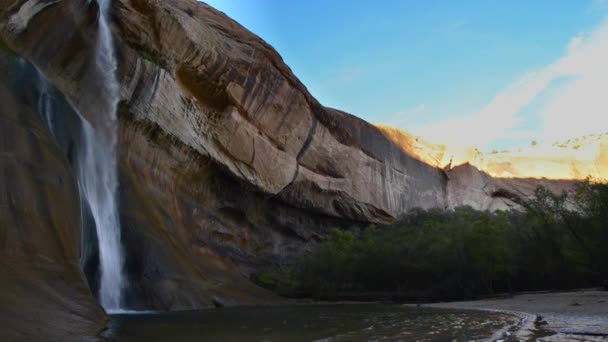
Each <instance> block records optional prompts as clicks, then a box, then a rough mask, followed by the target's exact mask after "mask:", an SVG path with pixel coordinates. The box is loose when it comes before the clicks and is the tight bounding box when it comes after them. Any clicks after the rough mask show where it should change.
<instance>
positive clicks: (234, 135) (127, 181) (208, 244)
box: [0, 0, 534, 310]
mask: <svg viewBox="0 0 608 342" xmlns="http://www.w3.org/2000/svg"><path fill="white" fill-rule="evenodd" d="M98 14H99V13H98V7H97V5H96V3H95V2H89V1H85V0H73V1H72V0H70V1H67V0H64V1H49V0H27V1H25V0H0V38H1V39H2V40H3V41H4V42H5V44H6V45H7V46H6V47H4V48H3V49H4V50H7V49H9V47H10V49H12V50H14V51H16V53H18V54H19V55H20V56H23V57H24V58H26V59H27V60H28V61H30V62H32V63H33V64H34V65H35V66H36V67H37V68H38V69H39V70H40V71H41V72H42V73H43V74H44V75H45V76H46V77H47V78H48V79H49V80H50V82H51V83H52V84H53V86H54V87H56V88H57V91H58V92H60V93H61V95H62V96H65V97H66V98H67V99H68V101H67V102H69V103H70V105H71V106H73V108H72V109H70V110H72V111H73V110H77V111H78V112H79V113H80V114H81V115H83V116H84V117H85V118H87V120H90V121H94V120H95V115H98V114H96V110H95V108H96V106H97V105H98V99H99V98H103V96H105V94H103V90H99V89H98V88H97V86H96V80H95V79H94V78H91V77H90V73H87V70H89V69H90V68H91V63H94V53H95V48H96V37H97V34H96V31H97V28H98V26H97V18H98ZM110 17H111V21H112V22H111V26H112V27H111V28H112V31H113V34H114V36H115V43H116V57H117V59H118V68H119V70H118V75H117V77H118V79H119V81H120V86H121V102H120V105H119V113H118V114H119V118H120V128H119V148H118V149H119V173H120V184H121V185H120V206H121V208H120V212H121V224H122V229H123V243H124V245H125V250H126V253H127V263H126V269H127V271H128V277H129V284H130V286H129V289H128V290H127V291H128V293H127V300H128V304H129V306H130V307H132V308H147V309H160V310H179V309H195V308H202V307H211V306H213V305H214V303H223V304H263V303H275V302H277V301H280V299H278V298H277V297H275V296H274V295H272V294H269V293H268V292H266V291H264V290H262V289H260V288H258V287H256V286H254V285H252V284H251V283H250V282H249V281H248V279H247V278H248V276H249V274H250V273H251V272H252V271H254V270H256V269H259V268H260V267H263V266H267V265H269V264H271V263H280V262H282V261H284V260H287V259H289V258H290V257H292V256H293V255H296V254H299V253H302V252H303V251H305V250H306V249H308V248H309V247H311V246H313V245H314V244H315V243H316V242H317V241H319V240H320V239H322V238H323V237H324V236H325V235H326V234H327V233H328V232H329V229H330V228H331V227H339V228H345V229H346V228H350V227H358V226H363V225H367V224H369V223H382V222H390V221H391V220H394V219H395V218H397V217H398V216H399V215H402V214H404V213H406V212H407V211H408V210H410V209H412V208H415V207H421V208H431V207H440V208H448V207H454V206H457V205H461V204H469V205H472V206H474V207H477V208H482V209H494V208H503V207H508V206H510V205H511V204H510V203H511V202H509V203H507V201H506V200H502V199H501V200H498V201H497V202H496V201H494V200H488V196H489V197H490V198H495V197H501V198H507V197H508V196H506V195H505V196H502V195H501V192H500V189H503V188H505V187H506V188H508V187H511V188H514V189H519V188H520V186H521V184H519V183H517V182H509V181H506V180H505V181H500V180H496V181H494V180H491V179H490V178H489V177H488V176H487V175H484V174H482V173H479V172H478V171H476V170H474V169H471V170H468V171H467V170H464V169H462V170H463V171H462V172H461V170H460V169H455V170H452V171H451V172H448V173H447V174H446V172H445V171H444V170H442V169H440V168H436V167H433V166H430V165H428V164H426V163H425V162H423V161H420V160H418V159H417V158H414V157H412V156H411V155H410V154H408V153H407V152H406V151H404V150H403V149H401V148H400V147H399V146H397V145H396V144H395V143H393V142H392V141H391V140H390V139H388V138H387V137H386V136H385V135H384V134H383V133H382V131H380V130H379V129H378V128H376V127H374V126H372V125H370V124H368V123H367V122H365V121H363V120H361V119H358V118H356V117H354V116H352V115H349V114H347V113H343V112H341V111H338V110H334V109H330V108H325V107H323V106H322V105H320V104H319V103H318V102H317V101H316V100H315V99H314V98H313V97H312V96H311V95H310V94H309V93H308V91H307V90H306V88H305V87H304V85H302V84H301V83H300V81H299V80H298V79H297V78H296V77H295V76H294V75H293V73H292V72H291V70H290V69H289V68H288V67H287V66H286V65H285V64H284V63H283V61H282V59H281V57H280V56H279V55H278V54H277V52H276V51H275V50H274V49H272V47H270V46H269V45H268V44H266V43H265V42H264V41H263V40H261V39H260V38H258V37H256V36H255V35H253V34H252V33H250V32H249V31H247V30H246V29H244V28H243V27H241V26H240V25H239V24H237V23H236V22H234V21H232V20H231V19H229V18H228V17H226V16H225V15H224V14H223V13H220V12H218V11H216V10H214V9H213V8H211V7H209V6H207V5H205V4H202V3H199V2H195V1H191V0H190V1H186V0H171V1H154V0H114V1H113V2H112V8H111V16H110ZM62 113H63V114H62ZM65 113H67V111H64V112H59V113H58V115H64V114H65ZM65 115H67V114H65ZM32 125H33V124H32ZM26 126H27V125H26ZM38 126H40V125H39V123H38ZM68 126H69V125H68ZM31 127H34V126H31ZM31 127H30V126H27V127H26V128H28V129H31ZM68 128H69V127H68ZM68 128H64V129H65V130H66V131H70V129H68ZM45 134H46V136H47V138H49V139H50V137H49V136H48V133H45ZM56 139H57V137H56ZM34 143H39V142H38V141H37V140H36V139H34V137H32V136H27V139H25V138H24V144H34ZM63 155H64V158H65V156H67V157H68V159H69V155H70V149H69V148H65V149H64V151H63ZM58 167H59V166H53V165H50V166H48V168H51V169H53V170H51V171H53V172H54V171H56V170H55V169H56V168H58ZM61 167H63V169H61V170H64V171H65V167H64V166H61ZM476 172H477V173H476ZM5 179H6V177H5V178H2V179H0V182H4V180H5ZM66 182H67V180H66ZM70 182H73V179H71V180H70ZM487 182H493V188H492V190H488V188H487V187H486V186H485V184H486V183H487ZM533 183H534V181H530V182H529V184H533ZM526 184H528V183H526ZM0 185H4V184H0ZM469 185H473V187H470V186H469ZM64 186H65V185H64ZM526 186H527V185H526ZM511 188H509V189H511ZM478 191H483V192H484V195H483V196H477V195H474V194H473V195H471V194H469V193H471V192H472V193H476V192H478ZM511 192H512V193H516V190H513V191H511ZM65 194H70V192H65V193H64V194H63V195H65ZM71 194H72V195H74V194H73V192H72V193H71ZM75 196H77V195H75ZM510 200H511V201H512V198H511V199H510ZM72 201H73V198H72ZM11 224H12V225H14V224H13V223H11ZM77 225H78V222H77V220H75V221H74V222H73V225H72V226H70V227H71V229H75V226H77ZM7 227H8V226H7ZM85 232H86V230H85ZM77 234H78V232H77V231H74V232H72V234H71V235H70V236H71V238H72V239H74V237H75V236H78V235H77ZM85 240H87V239H85ZM70 246H71V248H77V247H78V240H77V239H76V240H74V241H71V242H70ZM30 247H31V248H32V249H33V250H35V248H34V245H31V246H30ZM86 247H87V246H80V248H83V249H86ZM93 249H94V248H93ZM83 255H84V258H85V259H86V260H85V261H84V262H83V264H84V265H85V266H84V269H85V273H86V274H87V276H88V277H87V278H88V281H89V285H90V287H91V288H93V289H95V274H96V266H95V265H96V261H95V257H94V255H95V251H94V250H93V251H91V252H90V253H83ZM81 285H82V284H81ZM89 300H90V298H89Z"/></svg>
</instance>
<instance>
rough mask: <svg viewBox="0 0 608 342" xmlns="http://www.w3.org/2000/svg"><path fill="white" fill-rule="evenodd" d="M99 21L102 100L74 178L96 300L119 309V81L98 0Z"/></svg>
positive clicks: (103, 2) (86, 130)
mask: <svg viewBox="0 0 608 342" xmlns="http://www.w3.org/2000/svg"><path fill="white" fill-rule="evenodd" d="M98 4H99V10H100V13H99V25H98V32H99V34H98V37H97V47H96V48H97V49H96V59H95V64H96V74H95V77H96V78H97V80H98V82H99V83H98V87H99V88H100V89H99V94H103V99H102V100H101V101H100V102H99V103H98V104H97V105H98V106H97V107H98V108H95V112H96V113H95V122H93V123H91V122H88V121H87V120H86V119H84V117H82V116H81V118H82V145H83V146H81V148H80V151H79V155H78V158H77V159H78V161H77V164H78V181H79V186H80V190H81V193H82V195H83V197H84V198H85V200H86V201H87V203H88V205H89V208H90V210H91V214H92V216H93V219H94V221H95V227H96V231H97V239H98V241H99V262H100V271H101V279H100V280H101V281H100V289H99V299H100V302H101V305H102V306H103V307H104V309H106V311H108V312H119V311H121V309H122V291H123V288H124V287H125V279H124V275H123V266H124V265H123V264H124V256H123V251H122V246H121V243H120V220H119V215H118V202H117V196H116V193H117V191H118V171H117V155H116V144H117V140H118V138H117V134H118V123H117V118H116V110H117V105H118V99H119V90H120V89H119V84H118V81H117V79H116V70H117V63H116V58H115V55H114V48H113V41H112V33H111V32H110V28H109V24H108V20H107V13H108V9H109V5H110V3H109V0H98Z"/></svg>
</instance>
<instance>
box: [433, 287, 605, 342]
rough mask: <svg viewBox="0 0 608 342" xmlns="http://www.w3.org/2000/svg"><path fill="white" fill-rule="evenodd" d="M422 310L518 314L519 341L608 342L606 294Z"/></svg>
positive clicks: (570, 294) (534, 296)
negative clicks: (467, 310) (446, 309)
mask: <svg viewBox="0 0 608 342" xmlns="http://www.w3.org/2000/svg"><path fill="white" fill-rule="evenodd" d="M423 307H433V308H449V309H476V310H489V311H508V312H514V313H518V314H520V316H521V317H522V318H523V320H522V324H521V326H520V327H518V331H517V336H518V337H520V338H522V339H532V340H534V339H537V338H538V340H539V341H608V291H589V290H585V291H576V292H558V293H539V294H521V295H515V296H513V297H511V298H504V299H503V298H498V299H484V300H476V301H465V302H449V303H433V304H424V305H423ZM544 322H546V324H545V323H544Z"/></svg>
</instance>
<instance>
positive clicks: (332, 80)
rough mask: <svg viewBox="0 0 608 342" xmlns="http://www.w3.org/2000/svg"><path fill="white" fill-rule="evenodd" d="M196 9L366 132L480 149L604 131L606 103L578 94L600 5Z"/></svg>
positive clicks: (240, 2) (520, 2) (602, 10)
mask: <svg viewBox="0 0 608 342" xmlns="http://www.w3.org/2000/svg"><path fill="white" fill-rule="evenodd" d="M206 2H207V3H209V4H210V5H212V6H214V7H215V8H217V9H219V10H221V11H223V12H225V13H226V14H228V15H229V16H230V17H232V18H234V19H235V20H237V21H238V22H240V23H241V24H242V25H244V26H245V27H247V28H248V29H249V30H251V31H252V32H254V33H256V34H257V35H259V36H260V37H262V38H263V39H264V40H266V41H267V42H269V43H270V44H271V45H272V46H274V47H275V48H276V49H277V50H278V51H279V53H280V54H281V55H282V57H283V58H284V60H285V62H286V63H287V64H288V65H289V66H290V67H291V68H292V70H293V71H294V73H295V74H296V75H297V76H298V77H299V78H300V79H301V80H302V81H303V82H304V84H305V85H306V86H307V87H308V89H309V90H310V92H311V93H312V94H313V95H314V96H315V97H316V98H317V99H319V100H320V101H321V102H322V103H323V104H324V105H326V106H330V107H335V108H339V109H342V110H345V111H348V112H350V113H353V114H355V115H357V116H360V117H362V118H364V119H366V120H368V121H370V122H373V123H383V124H388V125H392V126H396V127H398V128H401V129H404V130H406V131H410V132H413V133H414V134H418V135H421V136H422V137H424V138H427V139H430V140H433V141H438V142H446V143H452V144H454V143H461V144H462V145H475V146H477V147H480V148H482V149H494V148H509V147H514V146H519V145H522V144H527V143H529V142H530V140H552V139H553V140H555V139H562V138H570V137H571V136H572V137H574V136H578V135H582V134H588V133H599V131H608V119H602V118H601V117H600V115H601V112H602V110H603V108H608V102H606V101H607V100H605V99H603V98H604V97H606V98H608V96H603V95H601V94H599V93H598V92H597V91H596V92H595V93H598V94H597V96H595V97H594V98H592V99H590V98H589V97H590V96H592V95H588V93H593V91H589V89H590V88H592V87H596V86H598V85H601V84H598V82H602V81H601V80H599V76H598V75H605V74H606V71H607V70H608V63H606V62H602V59H601V57H603V56H604V54H605V53H606V51H608V33H607V32H604V31H608V28H607V25H606V16H607V15H608V1H606V0H588V1H585V0H572V1H566V0H537V1H524V0H510V1H498V0H486V1H466V0H463V1H447V0H444V1H433V0H425V1H414V0H411V1H408V0H403V1H390V0H383V1H379V2H378V1H353V0H351V1H344V0H331V1H320V0H308V1H285V0H258V1H253V0H209V1H206ZM579 55H580V56H579ZM590 63H595V65H593V66H590V65H589V64H590ZM591 67H594V68H595V69H591ZM606 76H607V78H606V79H608V75H606ZM581 80H582V81H581ZM580 83H583V84H582V85H581V84H580ZM607 83H608V82H607ZM605 89H606V88H605ZM564 99H566V100H567V101H566V100H564ZM564 101H566V103H563V102H564ZM583 101H584V103H583ZM577 103H578V104H577ZM602 105H606V107H603V106H602ZM583 107H584V108H583ZM560 108H568V110H570V111H572V113H565V112H564V109H560ZM582 110H584V111H585V113H584V114H580V113H579V111H582ZM555 111H557V113H554V112H555ZM580 115H583V116H585V121H586V122H587V124H586V125H583V124H582V123H581V122H580V121H581V120H580ZM568 117H569V118H568ZM574 117H577V118H578V119H577V120H574V119H573V118H574ZM605 117H607V118H608V113H606V115H605ZM565 119H567V120H566V121H568V120H570V121H572V123H571V124H568V123H564V124H563V125H556V124H555V122H554V121H560V122H561V121H564V120H565ZM596 119H597V120H596ZM573 125H574V126H573ZM557 126H559V127H557ZM583 126H584V127H583Z"/></svg>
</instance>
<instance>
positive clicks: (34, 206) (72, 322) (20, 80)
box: [0, 50, 105, 341]
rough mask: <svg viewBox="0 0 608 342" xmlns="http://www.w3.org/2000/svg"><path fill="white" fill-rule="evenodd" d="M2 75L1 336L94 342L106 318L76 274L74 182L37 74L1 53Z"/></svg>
mask: <svg viewBox="0 0 608 342" xmlns="http://www.w3.org/2000/svg"><path fill="white" fill-rule="evenodd" d="M0 73H2V75H3V77H2V79H0V103H1V105H0V267H1V269H2V272H0V273H1V274H0V320H2V327H3V328H2V329H0V337H1V339H2V340H4V341H35V340H70V339H83V338H84V337H94V336H96V335H97V333H98V332H99V331H101V329H103V327H104V318H105V315H104V313H103V310H102V309H101V308H100V307H99V306H98V305H97V302H96V301H95V299H94V298H93V296H92V295H91V292H90V290H89V288H88V286H87V282H86V279H85V277H84V275H83V273H82V272H81V270H80V267H79V262H78V261H79V255H80V248H79V245H80V241H81V231H80V226H81V225H80V215H81V212H80V203H79V197H78V191H77V187H76V183H75V181H74V178H73V176H72V173H71V171H70V167H69V163H68V160H67V159H66V158H65V157H64V154H63V152H62V150H61V148H60V146H59V145H58V144H57V142H56V141H55V140H54V138H53V136H51V133H50V132H49V131H48V129H47V128H46V127H45V126H44V124H43V120H42V118H41V117H40V116H39V114H38V108H37V106H36V104H37V103H38V99H37V98H38V97H39V95H40V94H39V93H38V91H37V90H36V89H35V88H29V87H28V85H30V86H31V85H32V81H33V78H35V77H36V70H35V69H34V68H33V67H31V66H28V65H27V62H25V61H24V60H21V59H18V58H17V57H16V56H14V55H12V54H10V53H7V52H6V51H5V50H0ZM32 104H34V105H32ZM33 327H35V328H33ZM42 333H43V334H42Z"/></svg>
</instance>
